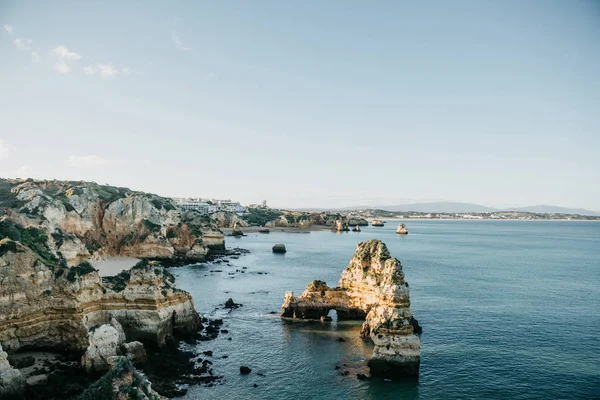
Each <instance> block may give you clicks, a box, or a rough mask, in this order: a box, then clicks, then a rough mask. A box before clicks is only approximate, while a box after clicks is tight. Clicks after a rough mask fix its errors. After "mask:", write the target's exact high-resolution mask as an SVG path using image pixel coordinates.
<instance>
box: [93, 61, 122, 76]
mask: <svg viewBox="0 0 600 400" xmlns="http://www.w3.org/2000/svg"><path fill="white" fill-rule="evenodd" d="M98 73H99V74H100V76H101V77H103V78H105V79H112V78H114V77H115V76H117V74H118V73H119V71H117V69H116V68H115V67H113V66H112V65H110V64H98Z"/></svg>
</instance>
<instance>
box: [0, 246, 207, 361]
mask: <svg viewBox="0 0 600 400" xmlns="http://www.w3.org/2000/svg"><path fill="white" fill-rule="evenodd" d="M32 246H33V247H34V248H35V249H36V251H37V252H36V251H34V250H32V249H31V248H29V247H26V246H24V245H22V244H21V243H18V242H15V241H11V240H9V239H4V240H2V241H0V283H1V284H0V342H1V343H3V345H4V346H5V347H6V348H8V349H11V350H19V349H21V348H30V349H35V348H44V349H59V350H61V351H63V350H69V351H73V352H78V353H83V352H86V351H87V350H88V347H89V346H90V344H91V343H90V340H91V338H93V337H94V335H93V333H92V335H91V336H90V335H89V334H88V332H89V331H90V330H92V329H95V328H96V327H99V326H101V325H104V324H109V325H110V323H111V319H113V318H114V320H116V321H118V323H119V324H120V325H121V326H122V328H123V331H124V332H125V334H126V336H127V339H128V340H140V341H144V342H149V343H153V344H155V345H157V346H159V347H160V346H164V344H165V343H166V341H167V339H168V338H169V337H173V336H174V335H176V334H178V335H186V334H191V333H193V332H195V331H196V330H197V329H198V327H199V324H200V322H199V318H198V314H197V313H196V311H195V309H194V305H193V302H192V297H191V296H190V294H189V293H187V292H184V291H182V290H179V289H177V288H175V287H174V281H175V278H174V277H173V275H171V274H170V273H169V272H168V271H167V270H165V269H164V268H163V267H162V266H160V264H158V263H155V262H147V261H142V262H140V263H138V264H137V265H136V266H134V267H133V268H132V269H131V270H130V271H126V272H122V273H121V274H119V275H117V276H115V277H112V278H105V279H104V280H103V279H102V278H101V277H100V276H99V275H98V271H96V270H95V269H94V268H92V267H91V265H89V264H85V263H82V264H80V265H79V266H77V267H66V266H64V265H60V264H54V263H53V262H51V260H49V259H47V258H45V257H44V255H45V254H46V252H47V251H48V250H47V248H44V247H43V246H42V245H41V244H36V245H35V246H34V245H33V244H32ZM46 257H47V256H46ZM113 328H114V327H113ZM92 341H93V339H92Z"/></svg>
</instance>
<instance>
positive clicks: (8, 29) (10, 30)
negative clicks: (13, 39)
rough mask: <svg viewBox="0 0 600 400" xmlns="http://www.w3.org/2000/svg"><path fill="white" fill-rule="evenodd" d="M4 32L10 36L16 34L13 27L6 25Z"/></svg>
mask: <svg viewBox="0 0 600 400" xmlns="http://www.w3.org/2000/svg"><path fill="white" fill-rule="evenodd" d="M4 31H6V33H8V34H9V35H12V34H13V32H14V28H13V27H12V25H8V24H6V25H4Z"/></svg>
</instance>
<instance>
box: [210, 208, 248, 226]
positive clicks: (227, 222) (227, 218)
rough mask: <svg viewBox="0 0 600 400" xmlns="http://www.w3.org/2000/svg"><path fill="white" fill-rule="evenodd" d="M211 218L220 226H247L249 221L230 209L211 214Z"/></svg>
mask: <svg viewBox="0 0 600 400" xmlns="http://www.w3.org/2000/svg"><path fill="white" fill-rule="evenodd" d="M210 220H211V221H212V222H213V223H214V224H215V225H216V226H217V227H219V228H233V226H234V225H235V224H238V226H239V227H241V228H243V227H247V226H248V222H246V221H244V219H243V218H240V217H239V216H238V215H237V214H235V213H232V212H229V211H219V212H216V213H212V214H210Z"/></svg>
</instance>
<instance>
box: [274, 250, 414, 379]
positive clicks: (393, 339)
mask: <svg viewBox="0 0 600 400" xmlns="http://www.w3.org/2000/svg"><path fill="white" fill-rule="evenodd" d="M332 309H333V310H336V312H337V315H338V319H340V320H342V319H364V321H365V322H364V324H363V326H362V330H361V336H364V337H370V338H371V340H373V343H374V344H375V349H374V350H373V355H372V357H371V359H370V360H369V366H370V368H371V373H372V374H373V375H379V376H384V377H390V378H393V377H398V376H415V375H418V373H419V364H420V340H419V336H417V334H419V333H420V327H419V325H418V323H417V321H416V320H415V319H414V318H413V316H412V314H411V312H410V299H409V290H408V284H407V283H406V282H405V281H404V273H403V272H402V266H401V264H400V261H398V260H397V259H396V258H392V257H391V256H390V253H389V251H388V249H387V247H386V246H385V244H383V243H382V242H381V241H379V240H369V241H366V242H362V243H360V244H359V245H358V248H357V250H356V253H355V254H354V257H352V259H351V260H350V264H349V265H348V266H347V267H346V269H345V270H344V271H343V272H342V277H341V279H340V285H339V287H336V288H330V287H328V286H327V284H326V283H325V282H323V281H318V280H315V281H312V282H311V283H310V284H309V285H308V286H307V287H306V289H305V290H304V292H303V293H302V295H301V296H294V293H292V292H287V293H286V294H285V298H284V303H283V306H282V313H281V316H282V317H284V318H297V319H310V320H319V319H320V318H321V317H322V316H326V315H327V314H328V313H329V311H330V310H332Z"/></svg>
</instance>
